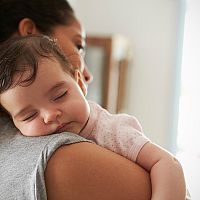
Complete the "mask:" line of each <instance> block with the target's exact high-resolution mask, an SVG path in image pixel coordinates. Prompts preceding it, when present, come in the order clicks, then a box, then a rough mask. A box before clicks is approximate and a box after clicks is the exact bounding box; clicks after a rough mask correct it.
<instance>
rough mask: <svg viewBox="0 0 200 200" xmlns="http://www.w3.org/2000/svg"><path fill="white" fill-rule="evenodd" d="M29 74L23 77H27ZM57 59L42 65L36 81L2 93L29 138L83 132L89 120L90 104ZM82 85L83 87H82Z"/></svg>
mask: <svg viewBox="0 0 200 200" xmlns="http://www.w3.org/2000/svg"><path fill="white" fill-rule="evenodd" d="M26 76H27V73H25V74H24V75H23V77H24V78H26ZM75 79H76V80H74V79H73V78H72V77H71V76H70V75H69V74H67V73H66V72H64V70H63V69H62V67H61V66H60V64H59V63H58V62H57V61H55V60H50V59H46V58H45V59H43V60H42V61H41V62H40V63H39V67H38V72H37V76H36V79H35V81H34V82H33V83H32V84H31V85H28V86H20V85H17V86H15V87H13V88H11V89H9V90H7V91H6V92H4V93H3V94H1V97H0V98H1V104H2V106H3V107H4V108H5V109H6V110H7V111H8V112H9V113H10V115H11V117H12V119H13V122H14V124H15V126H16V127H17V128H18V129H19V130H20V131H21V133H22V134H23V135H26V136H41V135H49V134H53V133H59V132H64V131H69V132H73V133H77V134H78V133H79V132H80V131H81V129H82V128H83V127H84V126H85V124H86V122H87V120H88V117H89V112H90V111H89V105H88V103H87V101H86V99H85V97H84V94H83V92H82V91H81V89H80V87H79V85H81V84H83V82H82V80H81V79H79V77H76V78H75ZM81 86H82V85H81Z"/></svg>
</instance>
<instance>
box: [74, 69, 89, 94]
mask: <svg viewBox="0 0 200 200" xmlns="http://www.w3.org/2000/svg"><path fill="white" fill-rule="evenodd" d="M74 77H75V80H76V82H77V83H78V85H79V87H80V88H81V90H82V92H83V94H84V96H86V95H87V87H86V84H85V83H84V81H83V77H82V74H81V73H80V71H79V70H78V69H76V70H75V72H74Z"/></svg>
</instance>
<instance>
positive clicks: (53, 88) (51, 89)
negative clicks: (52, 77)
mask: <svg viewBox="0 0 200 200" xmlns="http://www.w3.org/2000/svg"><path fill="white" fill-rule="evenodd" d="M63 85H64V81H61V82H58V83H57V84H55V85H54V86H53V87H51V88H50V89H49V90H48V91H47V92H46V94H49V93H51V92H53V91H54V90H57V89H58V88H61V87H62V86H63Z"/></svg>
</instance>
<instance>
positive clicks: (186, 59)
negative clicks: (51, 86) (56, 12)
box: [70, 0, 200, 200]
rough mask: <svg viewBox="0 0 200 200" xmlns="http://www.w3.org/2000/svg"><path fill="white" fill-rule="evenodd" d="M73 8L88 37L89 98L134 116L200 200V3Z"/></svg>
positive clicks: (93, 0)
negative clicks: (175, 159) (176, 163)
mask: <svg viewBox="0 0 200 200" xmlns="http://www.w3.org/2000/svg"><path fill="white" fill-rule="evenodd" d="M70 2H71V4H72V5H73V7H74V9H75V10H76V13H77V16H78V18H79V19H80V20H81V22H82V23H83V25H84V27H85V29H86V32H87V35H88V53H87V54H86V60H87V64H88V66H89V68H90V69H91V71H92V72H93V74H94V83H93V84H92V85H91V86H90V87H91V89H90V88H89V91H90V90H91V91H92V92H90V94H89V97H88V98H89V99H90V98H91V99H94V100H96V101H97V102H99V103H102V105H103V106H104V107H106V108H107V109H108V110H110V112H113V113H115V112H126V113H128V114H131V115H134V116H136V117H137V118H138V119H139V121H140V122H141V124H142V127H143V129H144V132H145V134H146V135H147V136H148V137H149V138H150V139H151V140H152V141H153V142H155V143H158V144H159V145H161V146H162V147H164V148H166V149H168V150H169V151H170V152H172V153H174V154H176V155H177V157H178V158H179V159H180V161H181V162H182V165H183V168H184V170H185V176H186V180H187V185H188V188H189V190H190V193H191V195H192V199H193V200H199V199H200V190H198V188H197V186H198V185H200V172H199V169H200V142H199V140H200V136H199V135H200V117H199V113H200V105H199V102H200V78H199V77H200V73H199V72H200V70H199V68H200V55H199V54H200V38H199V35H200V1H199V0H188V1H186V0H140V1H138V0H117V1H116V0H100V1H99V0H84V1H83V0H70ZM118 57H120V59H121V58H122V59H121V60H117V59H118ZM105 60H106V63H105ZM108 69H109V70H108ZM97 87H98V89H97ZM116 88H117V89H116ZM115 90H116V91H115ZM99 91H101V92H99ZM100 94H101V95H100Z"/></svg>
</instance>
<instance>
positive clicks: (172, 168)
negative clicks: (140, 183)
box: [136, 142, 186, 200]
mask: <svg viewBox="0 0 200 200" xmlns="http://www.w3.org/2000/svg"><path fill="white" fill-rule="evenodd" d="M136 162H137V163H138V164H139V165H140V166H142V167H143V168H145V169H146V170H147V171H149V172H150V176H151V184H152V200H161V199H162V200H165V199H166V200H169V199H170V200H184V199H185V196H186V186H185V179H184V174H183V170H182V167H181V165H180V163H179V162H178V161H177V159H176V158H175V157H174V156H173V155H171V154H170V153H169V152H167V151H166V150H164V149H162V148H161V147H159V146H157V145H155V144H153V143H151V142H148V143H146V144H145V145H144V146H143V148H142V149H141V151H140V153H139V154H138V157H137V160H136Z"/></svg>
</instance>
